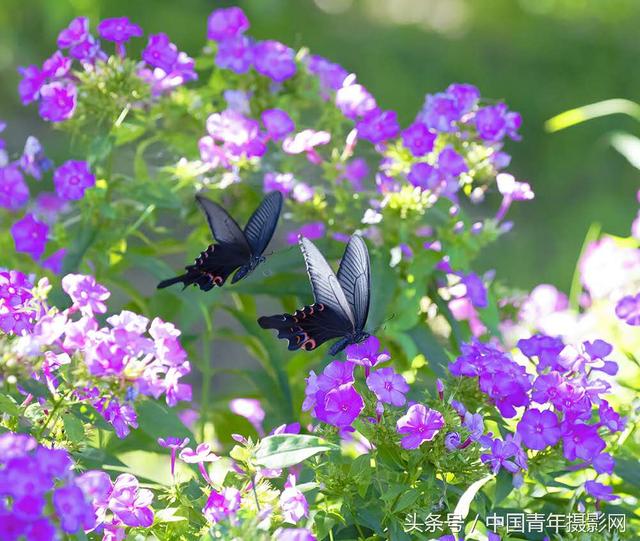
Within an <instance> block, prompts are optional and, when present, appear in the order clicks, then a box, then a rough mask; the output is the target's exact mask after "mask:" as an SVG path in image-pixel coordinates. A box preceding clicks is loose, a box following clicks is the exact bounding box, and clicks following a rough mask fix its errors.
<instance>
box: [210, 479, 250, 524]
mask: <svg viewBox="0 0 640 541" xmlns="http://www.w3.org/2000/svg"><path fill="white" fill-rule="evenodd" d="M241 499H242V498H241V495H240V491H239V490H238V489H237V488H233V487H226V488H223V489H222V492H218V491H217V490H212V491H211V494H209V498H208V499H207V503H206V504H205V506H204V509H202V513H203V514H204V518H206V519H207V520H208V521H209V522H211V523H214V524H215V523H216V522H220V521H221V520H224V519H225V518H228V517H231V516H233V515H235V514H236V512H237V511H238V509H240V501H241Z"/></svg>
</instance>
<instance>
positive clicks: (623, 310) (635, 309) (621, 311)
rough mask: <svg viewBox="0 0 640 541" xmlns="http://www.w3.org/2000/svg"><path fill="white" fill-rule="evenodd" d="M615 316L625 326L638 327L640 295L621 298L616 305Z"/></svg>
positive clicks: (639, 320)
mask: <svg viewBox="0 0 640 541" xmlns="http://www.w3.org/2000/svg"><path fill="white" fill-rule="evenodd" d="M616 316H618V318H619V319H621V320H622V321H624V322H625V323H626V324H627V325H633V326H636V325H640V293H638V294H637V295H635V296H634V295H627V296H626V297H622V298H621V299H620V300H619V301H618V304H616Z"/></svg>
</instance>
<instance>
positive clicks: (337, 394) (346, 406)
mask: <svg viewBox="0 0 640 541" xmlns="http://www.w3.org/2000/svg"><path fill="white" fill-rule="evenodd" d="M323 409H324V412H323V413H324V415H323V417H322V418H321V420H322V421H325V422H326V423H329V424H332V425H334V426H337V427H347V426H350V425H351V423H353V421H355V420H356V418H357V417H358V415H360V412H361V411H362V410H363V409H364V402H363V400H362V397H361V396H360V395H359V394H358V393H357V391H356V390H355V389H354V388H353V385H352V384H350V383H349V384H346V385H340V386H338V387H337V388H335V389H333V390H331V391H329V392H328V393H327V394H326V395H325V397H324V408H323ZM316 411H317V408H316Z"/></svg>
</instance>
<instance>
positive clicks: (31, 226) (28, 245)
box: [11, 214, 49, 259]
mask: <svg viewBox="0 0 640 541" xmlns="http://www.w3.org/2000/svg"><path fill="white" fill-rule="evenodd" d="M48 233H49V226H48V225H47V224H44V223H42V222H40V221H39V220H37V219H36V218H35V216H34V215H33V214H26V215H25V216H24V218H22V219H21V220H18V221H17V222H15V223H14V224H13V225H12V226H11V235H12V236H13V242H14V244H15V248H16V252H23V253H26V254H29V255H30V256H31V257H33V259H39V258H40V256H41V255H42V254H43V253H44V248H45V245H46V244H47V235H48Z"/></svg>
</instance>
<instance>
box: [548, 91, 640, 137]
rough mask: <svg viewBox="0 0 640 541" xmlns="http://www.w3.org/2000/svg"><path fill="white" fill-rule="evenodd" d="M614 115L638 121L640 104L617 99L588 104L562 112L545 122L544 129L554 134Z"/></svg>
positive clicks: (639, 118)
mask: <svg viewBox="0 0 640 541" xmlns="http://www.w3.org/2000/svg"><path fill="white" fill-rule="evenodd" d="M614 114H623V115H629V116H630V117H632V118H635V119H636V120H640V104H637V103H635V102H633V101H631V100H625V99H619V98H618V99H615V98H614V99H611V100H604V101H599V102H597V103H590V104H589V105H585V106H583V107H577V108H576V109H570V110H569V111H564V112H563V113H560V114H559V115H556V116H554V117H553V118H550V119H549V120H547V121H546V122H545V125H544V127H545V128H546V130H547V131H548V132H555V131H560V130H564V129H565V128H569V127H571V126H575V125H576V124H580V123H581V122H585V121H586V120H591V119H593V118H598V117H602V116H609V115H614Z"/></svg>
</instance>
